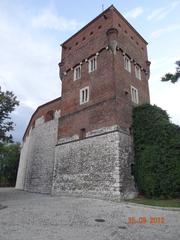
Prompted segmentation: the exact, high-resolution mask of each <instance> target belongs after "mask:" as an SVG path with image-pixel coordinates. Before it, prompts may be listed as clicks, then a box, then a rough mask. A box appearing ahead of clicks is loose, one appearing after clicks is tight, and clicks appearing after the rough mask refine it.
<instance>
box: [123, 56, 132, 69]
mask: <svg viewBox="0 0 180 240" xmlns="http://www.w3.org/2000/svg"><path fill="white" fill-rule="evenodd" d="M124 68H125V69H126V70H127V71H128V72H131V61H130V59H129V57H128V56H126V55H125V56H124Z"/></svg>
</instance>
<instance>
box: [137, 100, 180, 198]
mask: <svg viewBox="0 0 180 240" xmlns="http://www.w3.org/2000/svg"><path fill="white" fill-rule="evenodd" d="M133 137H134V153H135V181H136V184H137V187H138V190H139V192H140V193H143V194H144V195H145V196H146V197H157V198H168V197H180V127H179V126H177V125H175V124H172V123H171V122H170V120H169V116H168V114H167V113H166V111H164V110H162V109H161V108H159V107H157V106H155V105H154V106H152V105H150V104H144V105H141V106H137V107H135V108H134V109H133Z"/></svg>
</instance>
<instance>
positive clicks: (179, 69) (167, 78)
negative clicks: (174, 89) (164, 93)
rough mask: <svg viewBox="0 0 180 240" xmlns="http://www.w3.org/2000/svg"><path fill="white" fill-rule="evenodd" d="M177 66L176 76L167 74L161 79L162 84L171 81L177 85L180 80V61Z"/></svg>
mask: <svg viewBox="0 0 180 240" xmlns="http://www.w3.org/2000/svg"><path fill="white" fill-rule="evenodd" d="M176 65H177V68H176V72H175V73H174V74H172V73H166V74H165V76H164V77H162V78H161V81H162V82H167V81H171V82H172V83H175V82H177V81H178V80H179V79H180V61H177V62H176Z"/></svg>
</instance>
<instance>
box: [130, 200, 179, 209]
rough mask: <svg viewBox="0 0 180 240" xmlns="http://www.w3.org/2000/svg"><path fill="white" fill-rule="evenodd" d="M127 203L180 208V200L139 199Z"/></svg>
mask: <svg viewBox="0 0 180 240" xmlns="http://www.w3.org/2000/svg"><path fill="white" fill-rule="evenodd" d="M127 201H128V202H132V203H137V204H138V203H139V204H144V205H150V206H158V207H172V208H180V199H148V198H145V197H137V198H134V199H131V200H127Z"/></svg>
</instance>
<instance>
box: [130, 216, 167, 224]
mask: <svg viewBox="0 0 180 240" xmlns="http://www.w3.org/2000/svg"><path fill="white" fill-rule="evenodd" d="M128 223H129V224H147V223H150V224H164V223H165V219H164V217H159V216H150V217H145V216H140V217H135V216H130V217H128Z"/></svg>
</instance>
